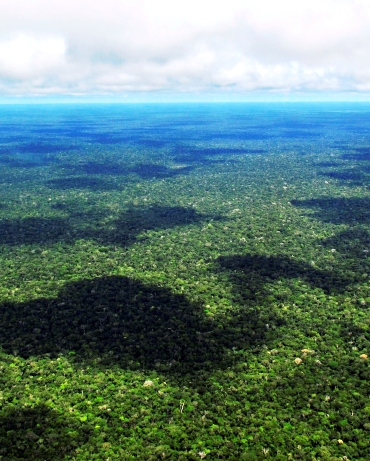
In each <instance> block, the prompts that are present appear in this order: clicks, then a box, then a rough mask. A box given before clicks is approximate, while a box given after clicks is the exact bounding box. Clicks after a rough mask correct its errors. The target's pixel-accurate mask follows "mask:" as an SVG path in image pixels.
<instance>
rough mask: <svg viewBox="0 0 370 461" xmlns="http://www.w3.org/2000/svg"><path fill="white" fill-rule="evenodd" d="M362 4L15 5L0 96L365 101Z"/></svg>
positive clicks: (137, 1) (0, 61) (5, 26)
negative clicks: (282, 96)
mask: <svg viewBox="0 0 370 461" xmlns="http://www.w3.org/2000/svg"><path fill="white" fill-rule="evenodd" d="M369 24H370V2H369V1H368V0H319V1H318V0H310V1H307V0H300V1H294V0H280V1H278V0H259V1H258V2H256V1H255V0H228V1H227V2H226V1H222V0H221V1H220V2H215V1H210V0H197V1H195V0H187V1H186V2H184V1H182V0H179V1H176V2H173V1H169V0H167V1H164V0H156V1H153V0H104V1H102V0H78V2H76V1H73V2H72V1H71V0H63V1H61V0H53V1H52V2H51V1H50V0H32V1H27V0H12V1H9V2H2V5H0V95H2V96H32V95H34V96H37V95H45V96H48V95H49V96H50V95H81V96H84V95H115V94H116V95H124V94H135V93H143V92H144V93H148V94H150V93H162V94H165V93H167V94H181V93H197V94H202V93H214V94H225V93H238V94H247V95H248V94H253V93H256V92H263V93H267V94H279V93H286V94H292V93H307V94H309V93H320V92H321V93H326V94H327V93H334V94H335V93H339V92H342V93H343V92H350V93H353V92H354V93H356V92H357V93H364V94H367V93H370V27H369Z"/></svg>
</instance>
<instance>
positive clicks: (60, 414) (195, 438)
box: [0, 146, 370, 461]
mask: <svg viewBox="0 0 370 461" xmlns="http://www.w3.org/2000/svg"><path fill="white" fill-rule="evenodd" d="M249 147H250V148H251V146H249ZM252 147H253V146H252ZM198 149H199V152H200V148H199V147H198ZM204 149H206V147H204ZM207 149H208V151H207V152H208V154H207V153H203V154H202V155H203V156H202V161H200V162H198V163H197V162H196V160H195V159H194V158H193V157H191V156H190V154H189V153H188V154H186V155H185V156H182V157H181V162H180V158H179V156H177V157H176V156H174V155H173V154H171V153H169V151H167V150H163V151H161V152H160V154H158V153H157V154H154V153H153V150H151V149H148V150H146V149H144V150H139V151H138V150H135V149H131V150H129V151H128V152H127V155H126V157H125V159H124V160H122V155H121V151H120V147H119V146H118V147H117V146H114V147H110V150H109V149H107V150H105V151H102V150H100V151H99V150H98V151H91V152H90V153H89V156H88V157H86V158H85V157H82V158H81V159H80V160H79V161H77V160H76V158H75V157H74V156H73V155H72V154H71V153H68V152H61V153H59V154H58V155H57V156H56V158H57V160H58V161H55V163H48V164H46V165H36V166H35V165H33V166H32V171H33V173H32V174H31V173H30V171H29V170H28V169H27V168H26V167H25V166H24V165H23V164H20V163H19V162H18V163H17V162H16V163H14V162H13V163H11V162H10V161H9V162H8V163H6V165H4V171H5V172H4V174H3V178H2V179H3V181H4V183H6V184H7V187H6V188H5V189H6V190H4V196H3V199H2V206H1V207H0V216H1V221H0V244H1V248H2V260H1V262H0V277H1V280H2V284H1V287H0V297H1V298H0V346H1V350H2V352H1V356H0V359H1V360H0V389H1V392H0V459H1V460H12V461H18V460H19V461H21V460H26V459H27V460H45V459H48V460H49V459H50V460H51V459H52V460H58V459H60V460H79V461H80V460H86V461H87V460H88V461H90V460H95V459H96V460H102V459H107V460H108V459H109V460H115V459H117V460H137V459H139V460H140V459H142V460H144V459H145V460H161V459H170V460H198V459H203V458H204V459H206V460H207V459H210V460H263V459H275V460H289V459H291V460H298V459H302V460H317V459H322V460H340V459H349V460H351V461H354V460H360V461H361V460H363V461H365V460H368V459H370V442H369V440H370V437H369V431H370V425H369V414H370V407H369V402H368V396H369V393H370V392H369V391H370V389H369V383H370V369H369V360H368V359H367V358H366V355H368V354H369V339H370V313H369V305H370V288H369V284H368V278H369V274H370V259H369V258H368V254H369V253H368V251H369V250H368V246H369V243H370V227H369V220H368V216H369V211H368V210H369V203H370V196H369V189H368V183H367V180H368V178H367V177H366V175H365V176H364V177H362V176H361V181H362V182H361V184H360V185H359V184H358V182H355V184H353V183H352V182H350V181H351V179H348V177H346V178H344V177H343V176H342V177H340V176H338V175H337V176H335V175H333V174H331V176H330V175H329V176H326V177H325V175H321V176H320V175H317V174H316V172H315V169H317V168H318V167H317V165H318V164H320V162H321V163H323V164H324V162H329V160H332V155H334V154H332V153H331V150H330V149H327V151H324V152H320V153H315V152H314V151H313V152H311V153H309V154H307V155H306V156H304V157H302V156H300V155H298V154H295V153H294V152H293V151H292V152H290V153H289V154H287V153H286V152H285V151H282V152H279V151H277V152H276V153H274V154H273V155H266V156H263V155H259V154H258V153H257V154H256V155H249V156H247V155H244V154H243V155H242V154H240V155H239V154H238V153H237V151H236V153H234V154H232V155H233V162H229V161H226V162H225V158H224V157H223V156H222V155H219V156H218V155H217V154H216V153H215V152H213V151H212V150H211V147H207ZM214 149H216V147H214ZM235 149H236V147H235ZM240 149H241V148H240V147H239V150H240ZM292 149H293V147H292ZM197 152H198V151H197ZM199 152H198V153H199ZM216 152H217V150H216ZM194 155H195V154H194V153H193V156H194ZM211 155H212V157H211ZM336 155H337V157H336V161H337V163H338V165H339V166H338V167H334V166H327V167H322V168H326V170H325V171H326V172H328V171H329V172H331V173H334V172H337V173H338V172H340V171H342V170H343V169H345V167H346V165H347V162H348V161H349V160H346V159H344V158H342V157H340V155H339V154H338V153H337V154H336ZM210 159H211V160H210ZM362 162H365V160H362ZM326 164H328V163H326ZM112 165H114V167H113V166H112ZM329 165H331V163H330V162H329ZM36 170H37V171H38V174H36V173H35V171H36ZM342 173H343V171H342ZM328 178H329V179H328ZM343 178H344V179H343ZM325 179H328V180H327V181H326V182H325ZM356 181H357V180H356ZM364 354H365V355H364ZM344 457H347V458H344Z"/></svg>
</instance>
